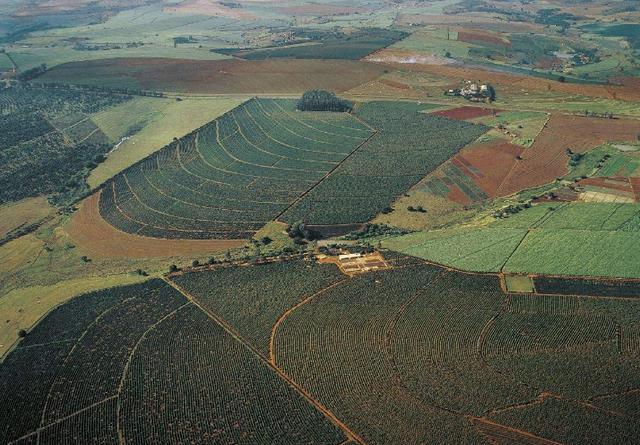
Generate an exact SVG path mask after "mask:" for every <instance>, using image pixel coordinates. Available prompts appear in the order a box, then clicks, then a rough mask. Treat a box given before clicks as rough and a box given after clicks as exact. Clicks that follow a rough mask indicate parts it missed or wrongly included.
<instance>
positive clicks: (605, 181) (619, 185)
mask: <svg viewBox="0 0 640 445" xmlns="http://www.w3.org/2000/svg"><path fill="white" fill-rule="evenodd" d="M580 185H591V186H594V187H600V188H603V189H611V190H619V191H621V192H627V193H633V187H632V186H631V183H630V182H629V179H628V178H617V177H616V178H608V177H599V178H586V179H582V180H580Z"/></svg>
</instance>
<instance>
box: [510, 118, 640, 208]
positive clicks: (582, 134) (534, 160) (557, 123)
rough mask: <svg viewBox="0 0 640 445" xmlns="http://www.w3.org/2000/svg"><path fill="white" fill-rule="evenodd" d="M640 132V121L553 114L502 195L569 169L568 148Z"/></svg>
mask: <svg viewBox="0 0 640 445" xmlns="http://www.w3.org/2000/svg"><path fill="white" fill-rule="evenodd" d="M639 133H640V121H636V120H632V119H600V118H591V117H583V116H569V115H560V114H556V115H553V116H552V117H551V119H550V120H549V122H548V123H547V125H546V126H545V128H544V129H543V130H542V133H541V134H540V135H539V136H538V138H537V139H536V140H535V142H534V143H533V145H532V146H531V148H529V149H527V150H525V151H524V152H523V153H522V155H521V156H522V160H519V161H517V163H516V164H515V165H514V167H513V169H512V170H511V171H510V172H509V174H508V175H507V177H506V178H505V180H504V182H503V183H502V184H501V185H500V186H499V187H498V190H497V193H498V195H500V196H505V195H510V194H512V193H515V192H518V191H520V190H523V189H527V188H532V187H538V186H541V185H544V184H547V183H549V182H552V181H553V180H554V179H556V178H558V177H562V176H564V175H566V174H567V173H568V170H567V162H568V156H567V153H566V150H567V149H571V150H572V151H573V152H575V153H584V152H585V151H587V150H589V149H591V148H594V147H597V146H598V145H601V144H603V143H605V142H610V141H633V140H635V139H636V138H637V135H638V134H639Z"/></svg>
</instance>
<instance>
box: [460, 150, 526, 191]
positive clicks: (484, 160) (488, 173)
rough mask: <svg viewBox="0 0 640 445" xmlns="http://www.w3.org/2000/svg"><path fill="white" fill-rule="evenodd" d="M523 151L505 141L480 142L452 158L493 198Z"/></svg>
mask: <svg viewBox="0 0 640 445" xmlns="http://www.w3.org/2000/svg"><path fill="white" fill-rule="evenodd" d="M523 151H524V150H523V148H522V147H519V146H517V145H514V144H510V143H509V142H506V141H501V140H496V141H490V142H482V143H478V144H473V145H471V146H469V147H466V148H465V149H464V150H462V151H461V152H460V153H458V154H457V155H456V156H455V157H454V158H453V163H454V164H455V165H456V166H457V167H458V168H460V170H462V171H463V172H465V174H466V175H467V177H468V178H469V179H471V180H472V181H473V182H474V183H475V184H476V185H477V186H478V187H480V188H481V189H482V190H483V191H484V192H485V193H486V194H487V195H489V196H490V197H495V196H497V195H498V188H499V187H500V184H501V183H502V182H503V181H504V179H505V178H506V177H507V175H508V174H509V172H510V171H511V170H512V169H513V167H514V165H515V164H516V162H518V161H517V159H516V158H517V156H519V155H521V154H522V152H523Z"/></svg>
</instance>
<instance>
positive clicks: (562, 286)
mask: <svg viewBox="0 0 640 445" xmlns="http://www.w3.org/2000/svg"><path fill="white" fill-rule="evenodd" d="M533 282H534V283H535V287H536V290H537V291H538V292H539V293H541V294H557V295H593V296H596V297H640V281H621V280H601V279H591V278H566V277H548V276H539V277H535V278H534V279H533Z"/></svg>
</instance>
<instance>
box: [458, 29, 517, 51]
mask: <svg viewBox="0 0 640 445" xmlns="http://www.w3.org/2000/svg"><path fill="white" fill-rule="evenodd" d="M458 40H459V41H461V42H467V43H479V44H486V43H488V44H489V45H496V46H503V47H511V42H510V41H509V40H507V39H505V38H503V37H502V36H500V35H499V34H498V33H492V32H489V31H481V30H478V29H468V30H460V31H458Z"/></svg>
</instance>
